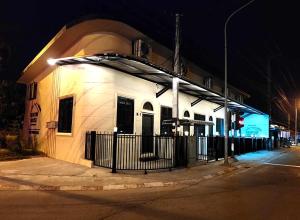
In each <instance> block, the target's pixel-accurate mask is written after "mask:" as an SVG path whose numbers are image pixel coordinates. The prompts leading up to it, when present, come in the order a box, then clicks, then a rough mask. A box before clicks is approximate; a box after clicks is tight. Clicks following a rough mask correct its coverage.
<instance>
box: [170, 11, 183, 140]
mask: <svg viewBox="0 0 300 220" xmlns="http://www.w3.org/2000/svg"><path fill="white" fill-rule="evenodd" d="M180 16H181V15H180V14H176V32H175V53H174V73H175V75H176V76H175V77H173V81H172V91H173V103H172V104H173V106H172V107H173V108H172V118H173V123H175V126H174V127H175V132H174V135H175V136H176V135H178V126H179V121H178V86H179V77H180V76H181V67H180Z"/></svg>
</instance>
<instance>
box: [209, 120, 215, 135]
mask: <svg viewBox="0 0 300 220" xmlns="http://www.w3.org/2000/svg"><path fill="white" fill-rule="evenodd" d="M209 121H213V118H212V117H211V116H209ZM213 133H214V132H213V126H212V125H209V129H208V135H209V136H213Z"/></svg>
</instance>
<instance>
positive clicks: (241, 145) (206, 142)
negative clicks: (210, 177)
mask: <svg viewBox="0 0 300 220" xmlns="http://www.w3.org/2000/svg"><path fill="white" fill-rule="evenodd" d="M195 138H196V149H197V159H198V160H205V161H210V160H218V159H220V158H224V144H225V143H224V137H222V136H216V137H213V136H211V137H195ZM268 141H269V139H268V138H254V137H253V138H246V137H235V138H228V155H229V156H232V155H233V154H234V155H240V154H244V153H249V152H254V151H258V150H269V149H270V147H269V143H268ZM232 143H234V148H233V151H232ZM189 147H190V146H189Z"/></svg>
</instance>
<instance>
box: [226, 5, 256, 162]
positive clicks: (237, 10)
mask: <svg viewBox="0 0 300 220" xmlns="http://www.w3.org/2000/svg"><path fill="white" fill-rule="evenodd" d="M254 1H255V0H251V1H249V2H248V3H246V4H245V5H243V6H241V7H240V8H238V9H236V10H235V11H234V12H232V13H231V14H230V15H229V16H228V17H227V19H226V21H225V24H224V52H225V54H224V55H225V58H224V59H225V63H224V68H225V71H224V72H225V77H224V81H225V83H224V84H225V85H224V93H225V103H224V108H225V109H224V127H225V128H224V131H225V136H224V164H225V165H228V164H229V163H228V103H227V96H228V88H227V24H228V22H229V21H230V19H231V18H232V17H233V16H234V15H235V14H237V13H238V12H239V11H241V10H242V9H244V8H246V7H247V6H248V5H250V4H251V3H252V2H254Z"/></svg>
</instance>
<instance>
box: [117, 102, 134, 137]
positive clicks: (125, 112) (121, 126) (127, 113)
mask: <svg viewBox="0 0 300 220" xmlns="http://www.w3.org/2000/svg"><path fill="white" fill-rule="evenodd" d="M133 119H134V101H133V100H132V99H128V98H124V97H118V106H117V127H118V132H119V133H124V134H132V133H133Z"/></svg>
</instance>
